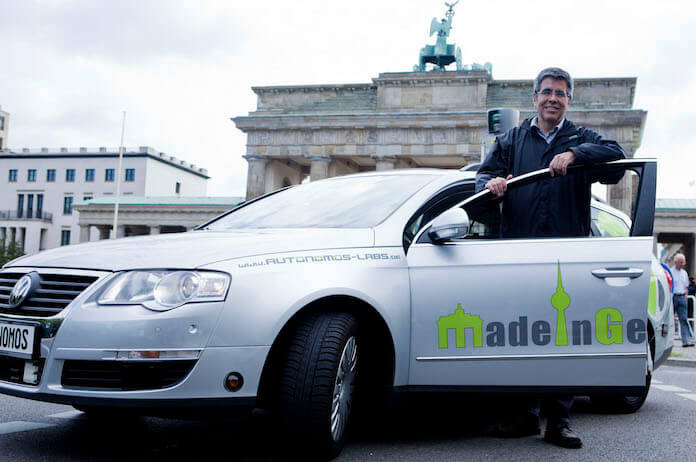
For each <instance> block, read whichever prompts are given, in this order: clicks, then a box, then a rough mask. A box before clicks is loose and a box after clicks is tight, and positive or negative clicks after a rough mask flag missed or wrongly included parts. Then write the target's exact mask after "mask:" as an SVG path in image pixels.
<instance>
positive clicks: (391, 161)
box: [372, 156, 396, 172]
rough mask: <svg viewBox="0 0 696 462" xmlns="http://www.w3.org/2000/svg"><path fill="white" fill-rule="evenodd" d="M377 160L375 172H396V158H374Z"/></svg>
mask: <svg viewBox="0 0 696 462" xmlns="http://www.w3.org/2000/svg"><path fill="white" fill-rule="evenodd" d="M372 158H373V159H374V160H375V170H376V171H378V172H381V171H383V170H394V168H396V157H394V156H372Z"/></svg>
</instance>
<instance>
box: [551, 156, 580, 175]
mask: <svg viewBox="0 0 696 462" xmlns="http://www.w3.org/2000/svg"><path fill="white" fill-rule="evenodd" d="M574 162H575V153H574V152H573V151H566V152H564V153H562V154H556V155H555V156H554V157H553V159H551V163H550V164H549V169H550V170H551V176H556V175H565V174H566V173H567V172H568V166H569V165H571V164H573V163H574Z"/></svg>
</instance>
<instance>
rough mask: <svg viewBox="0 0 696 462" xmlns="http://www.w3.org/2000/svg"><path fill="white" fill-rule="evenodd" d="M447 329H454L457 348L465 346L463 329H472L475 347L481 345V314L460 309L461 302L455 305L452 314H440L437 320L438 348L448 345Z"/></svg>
mask: <svg viewBox="0 0 696 462" xmlns="http://www.w3.org/2000/svg"><path fill="white" fill-rule="evenodd" d="M449 329H454V330H455V337H456V339H457V348H465V347H466V340H465V337H464V329H473V332H474V346H475V347H482V346H483V320H482V319H481V316H475V315H473V314H468V313H465V312H464V310H462V305H461V303H460V304H458V305H457V309H456V310H454V314H450V315H449V316H441V317H440V320H439V321H438V322H437V335H438V347H439V348H447V347H448V343H447V331H448V330H449Z"/></svg>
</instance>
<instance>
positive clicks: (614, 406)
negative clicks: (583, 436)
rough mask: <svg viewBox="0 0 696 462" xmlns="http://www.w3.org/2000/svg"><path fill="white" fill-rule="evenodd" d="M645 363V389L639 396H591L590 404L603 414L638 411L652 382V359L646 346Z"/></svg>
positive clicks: (646, 396)
mask: <svg viewBox="0 0 696 462" xmlns="http://www.w3.org/2000/svg"><path fill="white" fill-rule="evenodd" d="M647 348H648V352H647V356H648V358H647V361H646V363H645V389H644V391H643V392H642V393H640V394H639V395H595V396H592V404H594V405H595V406H597V407H599V408H600V409H601V410H603V411H604V412H611V413H614V414H632V413H634V412H636V411H638V409H640V408H641V407H642V406H643V404H644V403H645V400H646V399H647V398H648V393H649V392H650V382H651V381H652V372H653V359H652V354H651V351H650V346H649V345H648V347H647Z"/></svg>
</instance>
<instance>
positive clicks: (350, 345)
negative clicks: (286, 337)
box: [279, 313, 360, 459]
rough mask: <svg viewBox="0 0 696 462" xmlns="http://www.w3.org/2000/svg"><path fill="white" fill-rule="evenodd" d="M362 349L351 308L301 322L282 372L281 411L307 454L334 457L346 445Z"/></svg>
mask: <svg viewBox="0 0 696 462" xmlns="http://www.w3.org/2000/svg"><path fill="white" fill-rule="evenodd" d="M359 348H360V336H359V330H358V321H357V319H356V318H355V317H354V316H353V315H351V314H350V313H319V314H313V315H310V316H308V317H306V318H304V319H303V320H301V321H300V322H299V323H298V325H297V327H296V330H295V333H294V336H293V338H292V340H291V341H290V344H289V347H288V354H287V357H286V361H285V364H284V367H283V373H282V376H281V388H280V396H279V398H280V399H279V411H280V412H279V414H280V420H281V424H282V425H283V427H284V431H285V432H286V433H287V436H288V441H289V442H290V443H291V445H292V446H293V447H294V449H295V450H296V451H301V453H302V455H303V456H304V457H303V458H320V459H332V458H334V457H336V456H337V455H338V454H339V453H340V452H341V450H342V449H343V445H344V442H345V435H346V429H347V426H348V422H349V418H350V411H351V407H352V403H353V388H354V385H355V379H356V377H357V375H358V359H359V357H358V352H359Z"/></svg>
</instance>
